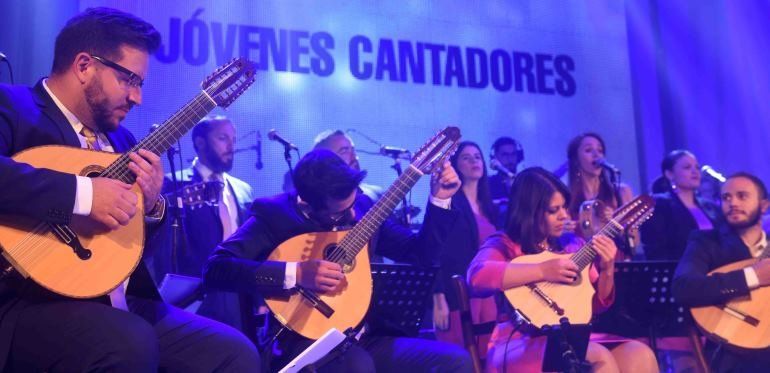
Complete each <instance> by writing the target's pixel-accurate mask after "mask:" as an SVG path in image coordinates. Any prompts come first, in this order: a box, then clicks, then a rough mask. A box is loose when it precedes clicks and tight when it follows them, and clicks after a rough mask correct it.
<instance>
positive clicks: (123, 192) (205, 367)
mask: <svg viewBox="0 0 770 373" xmlns="http://www.w3.org/2000/svg"><path fill="white" fill-rule="evenodd" d="M159 44H160V35H159V34H158V32H157V31H156V30H155V29H154V28H153V27H152V25H150V24H148V23H146V22H145V21H143V20H141V19H139V18H137V17H135V16H133V15H130V14H127V13H124V12H120V11H117V10H114V9H108V8H90V9H87V10H85V11H84V12H83V13H81V14H79V15H77V16H75V17H73V18H72V19H70V20H69V21H68V22H67V24H66V25H65V27H64V28H63V29H62V30H61V32H60V33H59V35H58V36H57V39H56V47H55V53H54V54H55V56H54V63H53V68H52V72H51V76H50V77H49V78H47V79H42V80H40V81H39V82H38V83H37V85H36V86H35V87H34V88H28V87H18V86H0V190H3V193H0V212H1V213H2V214H4V215H6V216H10V217H13V216H25V217H29V218H33V219H37V220H41V221H47V222H52V223H58V224H66V223H69V222H70V219H71V218H72V216H73V215H80V216H83V217H85V218H86V219H90V220H92V221H94V222H96V223H99V224H101V225H103V226H104V228H105V229H110V230H112V229H116V228H119V227H120V226H121V225H125V224H127V223H128V222H129V220H130V219H131V218H132V217H133V216H134V215H135V214H136V213H137V212H142V211H144V213H145V221H146V223H147V228H148V230H149V231H150V234H151V232H152V230H153V229H155V228H157V226H158V225H159V224H162V222H163V220H164V215H165V214H164V212H165V201H164V200H163V198H160V197H159V193H160V189H161V185H162V180H163V169H162V165H161V162H160V158H159V157H158V156H157V155H156V154H153V153H150V152H149V151H146V150H139V151H137V152H135V153H132V154H130V159H131V163H130V164H129V169H130V170H131V171H132V172H133V173H134V174H135V175H136V182H137V184H138V185H139V187H140V189H141V191H142V194H143V196H144V206H143V207H144V209H143V210H142V209H138V207H137V201H138V199H137V197H136V196H135V195H134V194H133V193H132V192H130V190H129V189H130V188H131V185H128V184H124V183H122V182H120V181H118V180H112V179H108V178H101V177H96V178H85V177H80V176H75V175H72V174H67V173H62V172H57V171H52V170H48V169H43V168H34V167H31V166H29V165H27V164H23V163H19V162H16V161H14V160H13V159H12V158H10V157H11V156H13V155H14V154H16V153H18V152H20V151H22V150H25V149H28V148H31V147H33V146H38V145H68V146H73V147H82V148H90V149H94V150H101V151H109V152H125V151H129V150H130V149H131V148H132V147H133V146H134V145H135V144H136V140H135V139H134V137H133V135H131V133H129V132H128V131H127V130H126V129H124V128H122V127H120V125H119V124H120V122H121V121H122V120H123V118H124V117H125V116H126V114H127V113H128V111H129V110H130V109H131V108H132V107H133V106H134V105H138V104H140V103H141V102H142V91H141V86H142V83H143V78H144V77H145V76H146V74H147V69H148V64H149V54H150V53H152V52H153V51H155V50H156V49H157V48H158V46H159ZM127 283H128V284H127V285H128V286H126V284H125V283H124V284H121V285H120V286H118V287H117V288H116V289H115V290H113V291H112V292H111V293H110V294H109V298H108V297H106V296H104V297H99V298H95V299H78V300H73V299H69V298H65V297H62V296H58V295H55V294H52V293H50V292H48V291H46V290H44V289H43V288H42V287H40V286H38V285H37V284H35V283H34V282H32V281H31V280H28V279H27V280H25V279H22V278H20V277H12V278H7V279H4V280H2V281H0V315H2V316H1V317H2V319H1V320H0V366H2V367H3V369H6V370H9V371H67V372H69V371H73V372H74V371H110V372H154V371H157V369H158V368H159V367H161V368H163V369H168V370H174V371H206V372H209V371H213V370H216V369H223V368H232V369H242V370H256V369H258V368H252V366H253V365H258V364H259V357H258V355H257V354H256V351H255V350H254V348H253V346H251V345H249V344H248V342H247V340H246V339H245V337H243V336H242V335H240V334H239V333H237V331H235V330H232V329H231V328H228V327H226V326H224V325H221V324H218V323H215V322H213V321H211V320H206V319H203V318H200V317H196V316H194V315H186V314H184V313H183V312H182V311H180V310H178V309H174V308H172V307H168V306H167V305H165V304H164V303H163V302H162V301H161V300H160V298H159V296H158V293H157V290H156V289H155V286H154V284H153V283H152V280H151V279H150V277H149V272H148V271H147V269H146V267H145V266H144V265H143V264H141V263H140V265H139V266H138V267H137V268H136V270H135V271H134V272H133V274H132V275H131V277H130V278H129V280H128V281H127ZM110 304H111V305H112V306H110ZM127 311H130V312H127Z"/></svg>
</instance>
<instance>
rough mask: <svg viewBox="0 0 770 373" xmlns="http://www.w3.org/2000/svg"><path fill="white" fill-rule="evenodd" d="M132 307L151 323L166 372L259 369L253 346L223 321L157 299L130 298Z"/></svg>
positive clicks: (163, 368)
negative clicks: (195, 313)
mask: <svg viewBox="0 0 770 373" xmlns="http://www.w3.org/2000/svg"><path fill="white" fill-rule="evenodd" d="M131 310H132V311H133V312H136V313H137V314H138V315H141V316H142V317H145V318H146V319H147V320H148V321H150V322H151V323H153V326H154V328H155V333H156V334H157V339H158V343H159V345H160V368H161V371H166V372H259V370H260V359H259V353H258V352H257V349H256V347H254V345H253V344H252V343H251V341H250V340H249V339H248V338H246V336H244V335H243V334H242V333H241V332H239V331H237V330H235V329H233V328H232V327H229V326H227V325H225V324H222V323H219V322H216V321H214V320H210V319H207V318H204V317H201V316H198V315H194V314H191V313H188V312H184V311H182V310H180V309H178V308H175V307H172V306H169V305H167V304H165V303H162V302H159V301H150V300H144V299H132V300H131Z"/></svg>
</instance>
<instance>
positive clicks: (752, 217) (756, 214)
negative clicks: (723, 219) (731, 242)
mask: <svg viewBox="0 0 770 373" xmlns="http://www.w3.org/2000/svg"><path fill="white" fill-rule="evenodd" d="M728 212H729V211H728ZM760 219H762V212H761V211H760V209H759V207H757V208H756V209H755V210H754V211H751V212H749V218H748V219H747V220H746V221H745V222H741V223H729V220H728V224H730V227H732V228H733V229H736V230H743V229H746V228H750V227H753V226H755V225H757V224H759V221H760Z"/></svg>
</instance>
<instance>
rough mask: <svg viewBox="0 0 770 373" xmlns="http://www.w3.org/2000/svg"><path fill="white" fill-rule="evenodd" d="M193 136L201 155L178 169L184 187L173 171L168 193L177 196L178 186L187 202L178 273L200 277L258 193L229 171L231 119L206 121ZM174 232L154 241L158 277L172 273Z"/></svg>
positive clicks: (232, 137)
mask: <svg viewBox="0 0 770 373" xmlns="http://www.w3.org/2000/svg"><path fill="white" fill-rule="evenodd" d="M192 140H193V147H194V149H195V153H196V154H197V157H196V158H195V160H193V164H192V167H189V168H186V169H184V170H180V171H177V172H176V180H177V181H178V185H175V184H174V182H173V178H172V177H171V174H170V173H169V174H167V175H166V177H165V180H164V181H163V192H162V193H163V195H164V196H166V198H168V199H172V200H173V197H174V193H173V191H174V189H177V191H178V192H179V195H180V196H181V197H183V200H184V223H183V224H182V226H183V227H184V236H183V237H180V238H181V239H180V240H179V242H180V243H179V244H178V246H177V248H176V249H177V253H176V257H177V258H178V259H177V271H176V273H178V274H182V275H186V276H194V277H200V276H201V273H202V271H203V265H204V264H205V263H206V260H207V259H208V257H209V256H210V255H211V252H212V251H213V250H214V249H215V248H216V247H217V245H219V243H221V242H222V241H224V240H225V239H226V238H227V237H230V235H231V234H233V232H235V230H236V229H238V227H239V226H240V225H241V224H242V223H243V222H244V221H245V220H246V218H247V217H248V206H249V205H250V204H251V201H252V200H253V197H252V190H251V186H249V184H247V183H246V182H244V181H243V180H241V179H238V178H236V177H235V176H232V175H230V174H229V173H228V172H229V171H230V170H232V168H233V155H234V150H235V140H236V138H235V126H233V123H232V122H231V121H230V119H227V118H226V117H223V116H216V117H206V118H204V119H202V120H201V121H200V122H199V123H198V124H196V125H195V127H193V130H192ZM169 211H170V212H169V214H171V213H172V212H173V211H172V210H169ZM171 234H173V232H172V231H169V230H164V232H163V234H159V235H158V236H157V237H156V239H154V241H155V242H154V243H153V244H154V245H156V246H157V249H156V253H155V257H154V259H155V260H154V273H155V275H156V278H162V277H163V275H165V274H166V273H169V272H172V266H171V260H172V255H171V250H170V248H171V242H172V240H171V239H170V235H171Z"/></svg>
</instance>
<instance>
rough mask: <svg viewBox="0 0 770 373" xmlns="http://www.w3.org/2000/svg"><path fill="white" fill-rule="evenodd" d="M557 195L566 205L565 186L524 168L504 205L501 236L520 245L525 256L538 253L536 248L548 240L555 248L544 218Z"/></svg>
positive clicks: (535, 169)
mask: <svg viewBox="0 0 770 373" xmlns="http://www.w3.org/2000/svg"><path fill="white" fill-rule="evenodd" d="M557 192H558V193H561V194H562V196H564V199H565V201H567V203H569V200H570V193H569V189H567V186H566V185H564V183H562V182H561V180H559V179H558V178H556V176H554V175H553V174H552V173H550V172H548V171H546V170H544V169H543V168H540V167H531V168H527V169H525V170H524V171H522V172H520V173H519V174H518V175H516V179H514V181H513V185H512V186H511V194H510V197H509V198H510V200H509V202H508V218H507V219H506V222H505V233H506V234H507V235H508V237H509V238H510V239H511V240H513V241H514V242H516V243H518V244H519V245H521V250H522V251H523V252H524V253H526V254H534V253H538V252H540V251H541V250H540V249H539V248H538V246H537V245H538V244H539V243H540V242H543V240H544V239H548V240H549V241H550V242H549V244H550V245H551V246H552V247H557V248H558V247H559V243H558V239H556V238H552V237H548V232H547V227H546V226H545V214H546V212H547V211H548V208H549V205H550V204H551V198H552V197H553V196H554V194H555V193H557Z"/></svg>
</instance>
